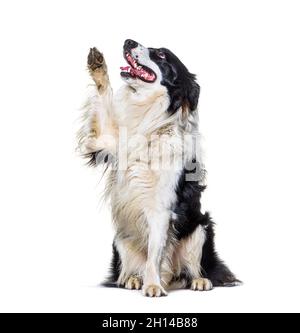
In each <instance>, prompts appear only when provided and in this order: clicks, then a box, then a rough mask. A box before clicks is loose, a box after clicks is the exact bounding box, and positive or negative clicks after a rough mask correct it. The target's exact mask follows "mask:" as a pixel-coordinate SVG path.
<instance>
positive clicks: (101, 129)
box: [78, 47, 118, 164]
mask: <svg viewBox="0 0 300 333" xmlns="http://www.w3.org/2000/svg"><path fill="white" fill-rule="evenodd" d="M87 63H88V70H89V73H90V75H91V77H92V79H93V80H94V82H95V86H93V87H92V92H91V94H90V96H89V98H88V101H87V103H86V105H85V107H84V109H85V112H84V114H83V117H82V127H81V128H80V130H79V132H78V148H79V151H80V152H81V154H82V155H83V156H84V157H88V158H89V159H90V164H97V162H109V161H110V160H111V159H110V157H111V158H113V157H114V156H115V153H116V146H117V143H116V140H117V136H118V130H117V123H116V121H115V119H114V110H113V103H112V100H113V92H112V89H111V86H110V82H109V77H108V73H107V66H106V63H105V59H104V57H103V54H102V53H100V52H99V51H98V50H97V49H96V48H95V47H94V48H91V49H90V52H89V55H88V59H87Z"/></svg>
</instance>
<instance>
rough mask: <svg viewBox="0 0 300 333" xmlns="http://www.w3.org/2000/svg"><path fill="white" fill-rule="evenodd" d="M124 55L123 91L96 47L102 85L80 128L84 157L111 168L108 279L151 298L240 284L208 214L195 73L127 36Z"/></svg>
mask: <svg viewBox="0 0 300 333" xmlns="http://www.w3.org/2000/svg"><path fill="white" fill-rule="evenodd" d="M123 54H124V58H125V60H126V62H127V65H126V66H124V67H121V77H122V79H123V81H124V82H125V84H124V85H123V86H122V87H121V88H120V90H119V91H118V92H117V93H116V94H113V91H112V88H111V86H110V82H109V77H108V74H107V66H106V63H105V60H104V57H103V54H102V53H100V52H99V51H98V50H97V49H96V48H92V49H90V52H89V55H88V70H89V73H90V75H91V77H92V79H93V80H94V82H95V85H94V86H93V89H94V91H93V93H92V95H91V96H90V97H89V99H88V102H87V104H86V106H85V112H84V115H83V124H82V127H81V129H80V131H79V133H78V142H79V150H80V153H81V155H82V156H83V157H85V158H88V162H89V164H90V165H93V166H97V165H99V164H104V165H106V168H105V170H106V171H107V173H108V174H107V179H106V190H105V195H106V197H107V198H108V199H109V202H110V206H111V213H112V221H113V224H114V227H115V238H114V241H113V258H112V263H111V274H110V277H109V279H108V281H107V283H106V284H107V285H108V286H118V287H125V288H127V289H142V293H143V295H145V296H150V297H159V296H165V295H167V290H170V289H173V288H190V289H192V290H201V291H202V290H210V289H212V288H213V287H214V286H234V285H237V284H238V283H239V280H237V279H236V277H235V276H234V274H233V273H232V272H231V271H230V270H229V269H228V268H227V267H226V265H225V264H224V263H223V262H222V261H221V260H220V259H219V257H218V254H217V253H216V250H215V246H214V227H213V222H212V220H211V218H210V216H209V214H208V213H207V212H206V213H202V212H201V203H200V198H201V192H202V191H203V190H204V189H205V185H204V178H205V169H204V166H203V163H202V161H201V158H202V154H201V149H199V144H198V143H199V132H198V111H197V104H198V98H199V93H200V87H199V85H198V83H197V82H196V78H195V75H194V74H191V73H190V72H189V71H188V69H187V68H186V67H185V66H184V64H183V63H182V62H181V61H180V60H179V59H178V58H177V57H176V55H175V54H174V53H172V52H171V51H170V50H168V49H166V48H158V49H157V48H146V47H144V46H143V45H141V44H139V43H137V42H135V41H133V40H131V39H127V40H126V41H125V43H124V47H123Z"/></svg>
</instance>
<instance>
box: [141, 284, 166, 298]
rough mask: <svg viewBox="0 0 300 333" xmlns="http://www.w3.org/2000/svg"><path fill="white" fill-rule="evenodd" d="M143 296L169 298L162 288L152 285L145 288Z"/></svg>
mask: <svg viewBox="0 0 300 333" xmlns="http://www.w3.org/2000/svg"><path fill="white" fill-rule="evenodd" d="M143 295H144V296H148V297H161V296H167V295H168V294H167V292H166V291H165V290H164V288H163V287H162V286H159V285H156V284H150V285H148V286H145V287H143Z"/></svg>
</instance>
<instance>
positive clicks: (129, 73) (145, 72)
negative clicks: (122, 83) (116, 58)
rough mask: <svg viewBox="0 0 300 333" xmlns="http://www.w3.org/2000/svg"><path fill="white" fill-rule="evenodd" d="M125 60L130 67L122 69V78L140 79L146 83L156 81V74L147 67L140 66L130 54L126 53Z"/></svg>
mask: <svg viewBox="0 0 300 333" xmlns="http://www.w3.org/2000/svg"><path fill="white" fill-rule="evenodd" d="M124 58H125V59H126V61H127V62H128V64H129V66H125V67H120V68H121V71H122V72H121V76H122V77H125V78H133V79H136V78H139V79H141V80H142V81H144V82H154V81H155V80H156V74H155V73H154V72H153V70H152V69H150V68H149V67H147V66H144V65H140V64H139V63H138V62H137V61H136V60H135V59H134V58H133V57H132V56H131V54H130V53H129V52H125V53H124Z"/></svg>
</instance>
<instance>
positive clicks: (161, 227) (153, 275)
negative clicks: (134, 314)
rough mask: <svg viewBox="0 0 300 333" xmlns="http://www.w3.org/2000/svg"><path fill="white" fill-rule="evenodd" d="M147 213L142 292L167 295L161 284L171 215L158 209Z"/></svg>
mask: <svg viewBox="0 0 300 333" xmlns="http://www.w3.org/2000/svg"><path fill="white" fill-rule="evenodd" d="M146 215H147V222H148V228H149V236H148V254H147V262H146V268H145V272H144V278H143V290H142V292H143V295H144V296H150V297H159V296H166V295H167V293H166V291H165V290H164V288H163V287H162V285H161V279H160V270H161V262H162V256H163V252H164V249H165V246H166V241H167V235H168V228H169V215H168V214H167V213H164V212H163V213H162V212H158V211H157V212H155V213H150V214H149V213H148V214H146Z"/></svg>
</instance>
